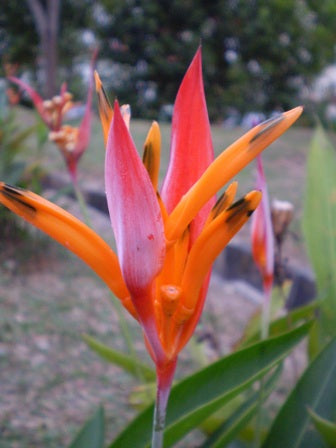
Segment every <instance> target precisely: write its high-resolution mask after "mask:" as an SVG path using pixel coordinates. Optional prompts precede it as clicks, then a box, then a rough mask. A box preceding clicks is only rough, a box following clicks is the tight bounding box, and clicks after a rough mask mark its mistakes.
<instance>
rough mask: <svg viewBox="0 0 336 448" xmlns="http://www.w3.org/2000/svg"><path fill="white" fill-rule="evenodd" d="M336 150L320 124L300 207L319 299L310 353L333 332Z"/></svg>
mask: <svg viewBox="0 0 336 448" xmlns="http://www.w3.org/2000/svg"><path fill="white" fill-rule="evenodd" d="M335 172H336V153H335V148H334V147H333V145H332V144H331V142H330V141H329V139H328V137H327V135H326V133H325V132H324V131H323V129H322V128H318V129H317V130H316V132H315V134H314V137H313V139H312V142H311V146H310V151H309V156H308V160H307V181H306V191H305V199H304V210H303V218H302V225H303V233H304V237H305V244H306V248H307V252H308V255H309V258H310V261H311V264H312V267H313V269H314V273H315V276H316V284H317V291H318V297H319V298H320V299H321V309H320V314H319V319H318V320H317V321H316V323H315V325H314V327H313V328H312V331H311V334H310V355H311V357H314V356H316V354H317V353H318V352H319V351H320V350H321V349H322V348H323V347H324V345H325V344H326V343H327V342H328V341H330V339H331V338H332V337H335V336H336V278H335V272H334V271H335V265H336V235H335V228H336V201H335V194H336V182H335Z"/></svg>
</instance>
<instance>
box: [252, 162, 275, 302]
mask: <svg viewBox="0 0 336 448" xmlns="http://www.w3.org/2000/svg"><path fill="white" fill-rule="evenodd" d="M257 188H258V189H259V190H260V191H261V193H262V200H261V202H260V204H259V206H258V207H257V209H256V211H255V213H254V214H253V217H252V224H251V238H252V255H253V259H254V261H255V263H256V265H257V267H258V269H259V271H260V273H261V277H262V281H263V287H264V290H265V293H266V295H267V296H269V294H270V291H271V289H272V285H273V276H274V235H273V227H272V218H271V210H270V203H269V197H268V190H267V184H266V179H265V174H264V169H263V165H262V160H261V156H258V157H257ZM268 298H269V297H268Z"/></svg>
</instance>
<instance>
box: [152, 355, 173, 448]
mask: <svg viewBox="0 0 336 448" xmlns="http://www.w3.org/2000/svg"><path fill="white" fill-rule="evenodd" d="M176 361H177V359H173V360H172V361H169V362H168V363H167V364H165V365H164V366H163V367H161V366H157V367H156V378H157V389H156V402H155V410H154V420H153V433H152V448H162V447H163V433H164V429H165V423H166V411H167V404H168V398H169V394H170V389H171V385H172V382H173V378H174V373H175V368H176Z"/></svg>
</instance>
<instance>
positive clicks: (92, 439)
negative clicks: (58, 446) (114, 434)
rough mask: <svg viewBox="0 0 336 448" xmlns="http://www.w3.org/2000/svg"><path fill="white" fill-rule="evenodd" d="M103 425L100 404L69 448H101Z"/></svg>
mask: <svg viewBox="0 0 336 448" xmlns="http://www.w3.org/2000/svg"><path fill="white" fill-rule="evenodd" d="M104 427H105V425H104V409H103V408H102V407H101V406H100V407H99V408H98V409H97V411H96V412H95V413H94V414H93V416H92V417H90V419H89V420H88V421H87V422H86V423H85V424H84V426H83V427H82V429H81V430H80V431H79V433H78V434H77V436H76V437H75V439H74V440H73V441H72V442H71V444H70V446H69V448H103V447H104V438H105V436H104V432H105V428H104Z"/></svg>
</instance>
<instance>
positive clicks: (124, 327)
mask: <svg viewBox="0 0 336 448" xmlns="http://www.w3.org/2000/svg"><path fill="white" fill-rule="evenodd" d="M111 297H112V302H113V305H114V306H115V310H116V312H117V315H118V322H119V326H120V330H121V333H122V335H123V338H124V341H125V344H126V347H127V350H128V352H129V354H130V355H131V357H132V358H133V360H134V361H135V365H136V376H137V378H138V379H139V380H140V381H141V382H144V380H145V378H144V376H143V373H142V370H141V369H140V367H139V364H138V357H137V354H136V352H135V350H134V344H133V342H132V336H131V332H130V330H129V325H128V323H127V321H126V319H125V315H124V312H123V307H122V305H121V303H120V302H119V300H118V299H117V298H116V297H115V296H114V295H113V294H111Z"/></svg>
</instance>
